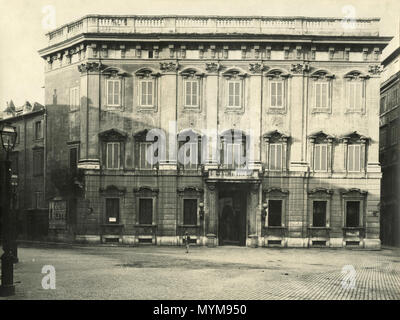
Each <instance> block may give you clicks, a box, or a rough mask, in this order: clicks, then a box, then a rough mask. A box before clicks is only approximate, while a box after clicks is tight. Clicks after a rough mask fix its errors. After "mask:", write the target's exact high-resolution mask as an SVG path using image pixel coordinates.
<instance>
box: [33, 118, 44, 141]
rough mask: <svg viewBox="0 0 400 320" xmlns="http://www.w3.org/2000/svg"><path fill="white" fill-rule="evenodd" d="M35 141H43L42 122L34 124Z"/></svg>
mask: <svg viewBox="0 0 400 320" xmlns="http://www.w3.org/2000/svg"><path fill="white" fill-rule="evenodd" d="M35 139H36V140H40V139H43V121H36V122H35Z"/></svg>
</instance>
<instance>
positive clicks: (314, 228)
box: [308, 227, 331, 230]
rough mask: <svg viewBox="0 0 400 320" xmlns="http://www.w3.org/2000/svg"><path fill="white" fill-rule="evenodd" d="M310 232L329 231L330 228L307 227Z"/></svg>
mask: <svg viewBox="0 0 400 320" xmlns="http://www.w3.org/2000/svg"><path fill="white" fill-rule="evenodd" d="M308 229H310V230H330V229H331V227H308Z"/></svg>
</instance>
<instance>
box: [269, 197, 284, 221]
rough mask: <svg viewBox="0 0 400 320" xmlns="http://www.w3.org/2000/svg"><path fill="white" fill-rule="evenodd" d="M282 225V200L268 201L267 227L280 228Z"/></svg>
mask: <svg viewBox="0 0 400 320" xmlns="http://www.w3.org/2000/svg"><path fill="white" fill-rule="evenodd" d="M281 225H282V200H269V201H268V226H270V227H280V226H281Z"/></svg>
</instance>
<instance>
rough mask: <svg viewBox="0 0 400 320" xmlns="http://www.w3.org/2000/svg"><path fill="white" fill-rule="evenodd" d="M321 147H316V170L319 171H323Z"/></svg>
mask: <svg viewBox="0 0 400 320" xmlns="http://www.w3.org/2000/svg"><path fill="white" fill-rule="evenodd" d="M320 163H321V146H320V145H315V148H314V170H315V171H319V170H321V166H320Z"/></svg>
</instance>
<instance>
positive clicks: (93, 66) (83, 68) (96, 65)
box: [78, 62, 104, 73]
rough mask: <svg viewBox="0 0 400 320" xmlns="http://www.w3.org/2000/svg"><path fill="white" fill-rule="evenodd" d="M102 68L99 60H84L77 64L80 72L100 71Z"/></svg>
mask: <svg viewBox="0 0 400 320" xmlns="http://www.w3.org/2000/svg"><path fill="white" fill-rule="evenodd" d="M103 68H104V65H103V64H102V63H101V62H86V63H82V64H80V65H79V66H78V70H79V72H81V73H84V72H100V71H101V70H102V69H103Z"/></svg>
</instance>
